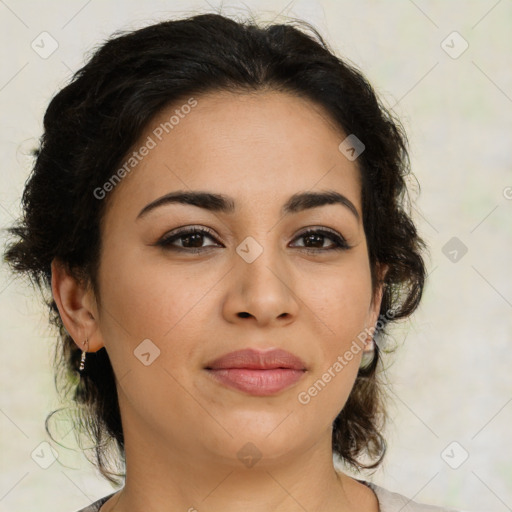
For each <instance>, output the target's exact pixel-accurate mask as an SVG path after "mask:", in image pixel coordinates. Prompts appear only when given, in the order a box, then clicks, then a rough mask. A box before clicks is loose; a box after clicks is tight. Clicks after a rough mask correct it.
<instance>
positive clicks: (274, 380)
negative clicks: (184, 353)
mask: <svg viewBox="0 0 512 512" xmlns="http://www.w3.org/2000/svg"><path fill="white" fill-rule="evenodd" d="M205 370H207V372H208V373H209V374H210V375H211V376H212V377H214V378H215V380H216V381H217V382H219V383H221V384H223V385H225V386H228V387H230V388H234V389H237V390H239V391H243V392H245V393H248V394H250V395H255V396H269V395H273V394H276V393H278V392H279V391H282V390H284V389H286V388H289V387H290V386H292V385H293V384H295V383H296V382H298V381H299V380H300V379H301V378H302V377H303V376H304V374H305V373H306V371H307V368H306V365H305V363H304V362H303V361H302V360H301V359H300V358H299V357H297V356H295V355H294V354H292V353H290V352H287V351H286V350H282V349H271V350H267V351H260V350H255V349H244V350H238V351H236V352H230V353H228V354H225V355H223V356H221V357H219V358H217V359H215V360H213V361H211V362H209V363H208V364H206V365H205Z"/></svg>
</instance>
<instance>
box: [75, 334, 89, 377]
mask: <svg viewBox="0 0 512 512" xmlns="http://www.w3.org/2000/svg"><path fill="white" fill-rule="evenodd" d="M88 342H89V339H86V340H85V341H84V349H85V344H86V343H88ZM86 353H87V352H86V351H85V350H82V357H81V358H80V367H79V368H78V370H79V371H82V370H83V369H84V368H85V355H86Z"/></svg>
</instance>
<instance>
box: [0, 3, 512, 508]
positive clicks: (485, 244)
mask: <svg viewBox="0 0 512 512" xmlns="http://www.w3.org/2000/svg"><path fill="white" fill-rule="evenodd" d="M220 5H221V4H220V2H216V1H214V0H210V1H209V2H205V1H195V2H194V1H191V0H188V1H183V2H179V1H174V0H173V1H163V0H162V1H157V0H147V1H145V2H140V1H136V0H124V1H122V2H121V1H114V0H107V1H102V2H99V1H97V0H96V1H95V0H88V1H87V0H72V1H69V0H68V1H66V2H65V1H63V0H59V1H57V0H54V1H51V2H44V3H43V2H37V3H36V2H32V1H28V0H1V1H0V38H1V45H0V61H1V62H3V65H2V66H1V68H0V111H1V112H2V116H1V124H0V130H1V132H0V154H1V157H2V159H1V171H0V185H1V188H0V228H2V229H3V228H6V227H7V226H9V225H11V224H12V223H13V222H14V219H15V218H17V217H18V215H19V213H20V204H19V203H20V198H21V194H22V190H23V186H24V183H25V180H26V179H27V177H28V174H29V171H30V163H31V159H30V158H29V151H30V150H31V149H32V148H33V147H34V146H35V144H36V142H37V140H38V138H39V136H40V135H41V133H42V118H43V114H44V111H45V109H46V106H47V105H48V102H49V100H50V99H51V97H52V96H53V95H54V94H55V93H56V91H57V90H58V89H60V88H61V87H63V86H65V85H66V84H67V82H68V80H69V79H70V77H71V74H72V73H73V72H75V71H76V70H78V69H79V68H80V67H81V66H82V65H83V64H84V62H85V60H86V58H87V55H88V52H90V51H91V50H92V49H93V48H94V47H95V46H97V45H98V44H99V43H101V42H102V41H103V40H104V39H105V38H106V37H108V36H109V35H110V34H111V33H112V32H114V31H116V30H128V29H135V28H140V27H142V26H146V25H148V24H151V23H153V22H156V21H158V20H163V19H166V18H171V17H183V16H189V15H193V14H198V13H205V12H216V11H218V10H219V8H220ZM249 9H250V11H251V12H253V13H255V14H256V15H257V18H258V19H259V20H261V21H263V22H267V21H271V20H275V21H276V22H285V21H286V19H287V17H288V16H290V17H299V18H303V19H305V20H307V21H309V22H311V23H312V24H314V25H315V26H316V27H317V28H318V29H319V31H320V33H321V34H322V35H323V36H324V38H325V39H326V40H327V42H328V43H329V44H330V45H331V47H332V48H333V49H334V50H335V51H336V52H337V53H338V55H340V56H342V57H344V58H346V59H348V60H349V61H351V62H352V63H354V64H355V65H357V66H358V67H359V68H360V69H361V70H362V71H363V73H364V74H365V75H366V76H367V78H368V79H369V80H370V82H371V83H372V84H373V85H374V87H375V89H376V90H377V92H378V93H379V94H380V96H381V98H382V99H383V101H384V103H385V104H386V105H387V106H388V107H390V108H392V109H393V110H394V112H395V113H396V114H397V115H398V116H399V117H400V118H401V120H402V122H403V124H404V125H405V128H406V131H407V133H408V136H409V141H410V151H411V159H412V168H413V172H414V174H415V176H416V177H417V179H418V181H419V183H420V185H421V192H420V193H419V194H418V191H417V187H414V182H412V185H413V189H412V199H413V200H414V201H415V206H414V217H415V219H416V221H417V223H418V226H419V230H420V232H421V234H422V236H423V237H424V238H425V239H426V241H427V242H428V244H429V246H430V258H429V260H428V270H429V278H428V284H427V287H426V291H425V296H424V300H423V303H422V306H421V307H420V309H419V311H418V312H417V313H416V314H415V315H414V317H413V318H412V319H411V320H410V321H408V322H406V323H404V324H402V325H400V326H398V328H396V329H395V330H394V331H393V332H392V334H393V337H394V338H395V339H396V340H397V341H398V343H399V345H400V348H399V349H398V350H397V351H396V352H395V354H394V355H392V356H391V357H389V359H387V360H386V361H387V365H388V366H389V368H388V370H387V374H388V380H389V382H390V384H391V387H390V389H389V396H390V405H389V410H390V417H391V421H390V423H389V425H388V428H387V431H386V436H387V439H388V444H389V446H388V454H387V456H386V458H385V462H384V464H383V465H382V467H381V468H380V469H379V470H378V471H376V472H375V473H374V474H372V475H370V474H369V473H367V474H360V475H357V476H358V478H366V479H369V480H371V481H373V482H375V483H377V484H379V485H382V486H384V487H386V488H388V489H390V490H392V491H395V492H399V493H401V494H404V495H406V496H408V497H409V498H412V499H414V500H416V501H419V502H425V503H430V504H438V505H445V506H451V507H453V508H457V509H460V510H467V511H490V510H493V511H496V512H502V511H503V512H505V511H507V510H512V439H511V434H510V431H511V429H510V425H512V377H511V368H512V279H511V265H510V262H511V261H512V150H511V146H512V52H511V49H512V30H511V29H512V2H511V1H510V0H500V1H496V0H474V1H455V0H452V1H450V2H442V1H440V0H439V1H434V0H425V1H421V0H415V1H413V0H403V1H398V0H396V1H391V0H388V1H371V0H364V1H353V2H349V1H345V0H343V1H340V0H337V1H334V0H323V1H314V0H308V1H306V0H296V1H290V2H287V1H285V0H272V1H263V0H262V1H256V0H246V2H223V3H222V10H221V12H222V13H223V14H225V15H229V16H234V17H239V18H245V17H246V15H248V13H249ZM4 236H5V233H4V232H3V231H2V239H1V241H2V243H3V241H4V238H3V237H4ZM507 262H508V263H507ZM0 322H1V326H2V328H1V330H0V343H1V353H2V358H1V361H2V368H1V372H0V379H1V381H0V389H1V393H0V448H1V456H0V460H1V462H0V464H1V466H0V512H7V511H9V512H11V511H14V510H33V509H34V504H35V503H37V504H38V510H50V508H51V510H53V511H55V512H59V511H62V512H70V511H73V510H77V509H79V508H81V507H84V506H86V505H87V504H89V503H90V502H91V501H93V500H95V499H98V498H100V497H102V496H104V495H106V494H109V493H111V492H113V488H112V487H111V486H110V485H109V484H108V483H107V482H106V481H105V480H103V479H102V478H100V476H99V475H98V473H97V472H96V471H95V470H94V468H93V467H92V466H91V465H90V464H89V463H88V462H87V460H86V459H85V457H84V456H83V455H82V454H81V453H79V452H77V451H74V450H73V448H74V447H75V444H74V442H73V435H72V434H69V435H68V436H66V438H65V440H64V441H68V442H67V443H65V444H67V445H68V446H69V449H67V448H64V447H62V446H59V445H56V444H55V443H53V442H52V441H51V440H50V439H49V437H48V436H47V434H46V432H45V430H44V420H45V418H46V415H47V414H48V412H49V411H50V410H52V409H55V408H56V407H58V400H57V395H56V391H55V388H54V383H53V374H52V369H51V366H50V362H51V359H52V356H53V347H54V340H55V333H53V332H52V331H51V329H50V328H49V327H48V322H47V311H46V309H44V307H43V306H41V304H40V301H39V295H38V294H37V293H36V292H34V291H33V290H32V289H31V288H30V287H29V286H27V285H26V284H24V283H23V282H20V281H16V280H14V279H13V276H12V275H10V274H9V272H8V269H7V267H6V266H5V265H2V266H0ZM507 425H508V427H507ZM41 443H43V444H41ZM45 443H49V445H48V444H45ZM51 450H54V452H53V453H54V455H55V456H56V457H57V459H56V460H54V458H52V457H51V455H49V454H51V453H52V451H51ZM45 466H46V467H45ZM56 496H58V498H57V497H56Z"/></svg>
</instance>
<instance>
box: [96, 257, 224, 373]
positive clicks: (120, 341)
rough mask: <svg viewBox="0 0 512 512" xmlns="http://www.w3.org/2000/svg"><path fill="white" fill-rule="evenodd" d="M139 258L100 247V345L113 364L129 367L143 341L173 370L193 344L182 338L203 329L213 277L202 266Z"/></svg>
mask: <svg viewBox="0 0 512 512" xmlns="http://www.w3.org/2000/svg"><path fill="white" fill-rule="evenodd" d="M114 261H115V262H116V263H115V264H114V263H113V262H114ZM145 261H148V259H147V257H146V259H144V258H142V256H141V255H140V254H138V253H137V251H133V252H132V253H131V254H130V252H129V251H124V252H123V251H116V252H114V251H112V252H111V253H110V254H108V253H107V251H105V257H104V260H103V262H102V263H103V267H102V270H101V272H100V279H101V281H100V282H101V289H102V310H103V313H102V321H101V330H102V334H103V338H104V342H105V346H106V348H107V351H108V353H109V356H110V357H111V359H112V363H113V364H114V365H115V364H116V362H117V364H118V365H122V366H123V367H125V366H128V367H131V366H132V365H133V364H134V357H133V356H134V351H136V350H137V348H138V346H139V345H140V344H141V342H143V340H146V339H149V340H151V342H152V343H154V344H155V346H156V347H157V348H158V350H160V354H159V357H160V356H164V357H162V358H161V359H160V361H159V362H160V363H162V362H163V361H164V360H165V366H166V367H169V369H172V368H173V367H176V368H179V367H180V361H183V360H184V359H186V358H187V357H188V356H189V355H190V351H191V350H192V348H193V347H192V346H191V344H190V343H187V339H194V337H196V338H198V339H200V329H201V330H204V328H205V325H204V318H208V316H209V315H208V313H207V312H205V307H207V305H208V300H205V298H206V296H207V295H208V294H209V293H212V290H211V289H212V287H213V286H214V285H215V283H216V282H217V281H218V277H217V276H215V275H212V274H211V273H208V272H205V267H202V270H201V268H200V266H197V267H196V269H193V270H191V269H190V268H187V271H186V272H185V270H181V269H180V268H179V266H174V267H172V268H171V266H170V265H169V262H166V261H165V260H164V259H162V261H161V262H156V263H155V261H154V260H153V261H151V264H148V263H146V264H145ZM209 300H210V301H211V298H210V299H209ZM201 318H202V319H203V321H201ZM146 343H147V342H146ZM171 349H172V354H170V355H169V357H168V358H167V357H165V356H166V354H167V352H168V351H170V350H171ZM155 350H156V349H155ZM181 366H182V365H181ZM123 369H124V370H125V371H126V368H123Z"/></svg>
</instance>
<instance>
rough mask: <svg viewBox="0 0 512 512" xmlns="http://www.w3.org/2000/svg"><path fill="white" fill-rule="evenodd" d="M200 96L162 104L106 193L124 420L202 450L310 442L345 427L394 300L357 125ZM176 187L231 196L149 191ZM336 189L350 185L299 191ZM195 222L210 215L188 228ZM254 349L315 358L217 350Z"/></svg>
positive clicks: (114, 351)
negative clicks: (384, 293) (383, 295)
mask: <svg viewBox="0 0 512 512" xmlns="http://www.w3.org/2000/svg"><path fill="white" fill-rule="evenodd" d="M194 99H195V101H197V104H195V106H193V107H192V108H190V109H188V108H181V107H182V105H173V107H172V108H167V109H165V110H164V111H162V112H160V114H159V115H158V117H157V118H156V119H155V120H154V121H152V123H151V125H150V126H148V128H147V129H146V132H145V133H144V134H143V136H142V137H141V139H140V144H138V145H136V147H135V151H137V155H138V156H135V158H137V159H138V160H140V161H139V162H138V163H137V165H136V166H135V167H134V168H133V169H132V168H130V166H129V165H127V166H126V168H125V169H130V170H129V172H126V176H125V177H124V178H123V179H122V181H121V182H120V183H119V184H118V185H117V186H116V187H115V188H114V190H112V191H111V192H109V194H110V196H108V197H107V198H106V199H105V200H108V201H109V204H108V208H107V210H106V213H105V216H104V219H103V223H102V244H103V245H102V253H101V264H100V270H99V288H100V298H101V303H100V304H99V305H98V306H97V309H96V310H95V319H96V322H97V327H98V328H97V330H96V333H95V334H94V336H95V339H96V341H98V340H99V341H100V342H101V343H100V344H104V345H105V347H106V350H107V352H108V355H109V357H110V359H111V362H112V365H113V368H114V371H115V374H116V378H117V380H118V382H117V386H118V394H119V401H120V406H121V413H122V417H123V427H124V429H125V431H126V432H127V433H128V432H132V435H134V434H133V433H134V432H140V433H143V434H144V441H141V442H146V441H147V439H148V438H150V437H152V436H153V437H154V436H157V437H158V439H159V440H160V441H162V442H163V443H164V444H162V446H167V447H170V448H169V449H170V450H171V451H174V452H175V453H178V452H179V453H183V454H192V455H193V456H194V457H195V459H196V460H197V459H201V458H205V459H207V458H209V459H210V460H212V457H213V458H215V457H216V458H219V457H222V458H224V460H228V459H229V460H234V461H236V460H237V459H239V458H240V457H241V456H243V454H244V450H246V451H247V450H249V451H250V450H251V449H252V450H256V452H257V453H259V454H261V456H262V457H263V459H262V460H263V461H264V460H265V457H267V460H268V459H270V458H272V459H276V458H279V457H286V455H287V454H290V453H293V451H294V450H296V451H297V453H298V452H304V450H305V449H306V448H309V447H311V446H313V445H314V444H315V443H317V442H318V441H319V439H321V438H324V439H329V442H330V435H331V425H332V422H333V420H334V418H335V417H336V416H337V414H338V413H339V412H340V410H341V409H342V408H343V406H344V404H345V402H346V400H347V398H348V395H349V393H350V391H351V388H352V386H353V383H354V380H355V377H356V374H357V370H358V367H359V364H360V361H361V356H362V347H363V346H364V343H363V342H362V340H363V339H364V335H363V336H361V333H362V332H363V331H364V329H365V328H367V327H370V326H373V325H374V324H375V322H376V320H377V314H378V309H379V301H380V299H379V298H378V294H377V299H376V300H375V301H373V302H372V286H371V274H370V267H369V260H368V253H367V244H366V239H365V234H364V230H363V224H362V211H361V185H360V180H359V174H358V169H357V167H356V162H355V161H350V160H348V159H347V158H346V157H345V156H344V155H343V154H342V153H341V152H340V150H339V149H338V146H339V144H340V143H341V142H342V141H343V139H344V138H345V137H346V135H344V134H343V133H341V132H339V131H337V130H336V129H335V128H334V126H333V125H332V124H331V123H330V122H329V121H328V119H327V115H326V113H325V112H323V111H322V110H321V109H320V108H319V107H318V106H315V105H314V104H312V103H309V102H307V101H305V100H304V99H299V98H297V97H294V96H291V95H287V94H284V93H278V92H265V93H263V92H260V93H257V94H252V95H249V94H243V95H242V94H238V95H235V94H233V93H216V94H210V95H203V96H199V97H196V98H194ZM185 104H187V103H186V101H184V102H183V105H185ZM188 104H192V102H189V103H188ZM176 110H178V111H179V112H180V115H179V116H178V117H175V118H174V119H173V121H172V122H171V123H174V124H171V123H168V124H167V125H165V123H166V122H168V121H169V119H170V118H171V116H172V115H173V114H175V111H176ZM185 112H188V113H186V114H185ZM176 119H179V122H176ZM164 126H165V127H166V128H163V127H164ZM166 130H167V131H166ZM167 132H168V133H167ZM148 137H149V138H148ZM143 146H146V148H147V150H143V149H141V148H142V147H143ZM143 154H144V155H145V156H143ZM132 156H133V155H132ZM132 163H133V161H132ZM178 191H179V192H180V193H187V194H193V193H196V192H201V193H208V194H213V195H219V196H222V198H223V201H225V202H226V204H227V205H228V206H229V205H232V208H228V207H226V208H220V207H219V206H220V205H221V201H219V200H210V201H206V202H205V203H203V207H200V206H199V205H198V203H196V205H192V204H184V203H182V202H179V201H170V200H169V201H161V202H160V204H159V205H155V204H153V206H152V207H148V205H151V204H152V203H154V202H155V201H156V200H158V199H160V198H162V197H164V196H166V195H168V194H176V193H177V192H178ZM327 192H329V193H331V194H339V196H338V197H341V200H340V201H339V202H338V201H336V202H332V203H331V204H327V203H325V201H322V200H320V201H316V206H315V201H312V200H300V198H299V199H297V197H298V195H300V194H319V193H327ZM294 197H295V199H296V200H295V201H293V202H292V204H291V205H290V201H291V200H292V199H293V198H294ZM285 205H287V206H288V208H287V211H283V208H285ZM191 228H195V229H196V231H199V230H204V231H205V232H203V233H200V234H195V235H190V234H186V233H183V231H187V230H190V229H191ZM307 229H312V230H314V231H315V233H313V234H307V235H304V231H306V230H307ZM178 230H179V231H181V234H180V236H178V235H177V232H178ZM175 235H176V236H175ZM164 242H165V243H164ZM307 251H309V252H307ZM358 336H359V337H358ZM242 349H253V350H255V351H262V352H266V351H268V350H270V349H282V350H285V351H288V352H290V353H292V354H294V355H295V356H296V357H297V358H299V359H300V360H302V362H303V363H304V366H303V368H301V369H299V370H297V369H295V371H294V370H293V369H290V368H288V369H281V370H275V369H274V370H270V369H268V368H267V369H266V370H265V369H254V368H253V369H247V368H245V370H244V369H240V368H241V367H242V366H243V365H242V364H240V361H235V362H233V361H234V360H233V361H232V365H231V366H229V364H226V365H224V366H225V367H229V368H231V370H226V369H224V370H219V369H218V368H217V369H214V368H213V367H212V366H211V364H210V363H211V362H212V361H214V360H215V359H217V358H219V357H220V356H223V355H225V354H227V353H231V352H234V351H239V350H242ZM347 351H350V352H351V353H352V358H351V359H350V357H347V356H346V355H345V354H346V353H347ZM283 366H286V364H284V363H283ZM207 367H210V368H212V369H207ZM234 368H238V370H236V369H234ZM265 371H267V372H272V374H271V373H267V374H265V373H264V372H265ZM221 376H224V377H225V378H226V379H228V380H227V381H226V380H222V378H220V377H221ZM315 383H316V385H315ZM286 384H287V385H286ZM283 386H284V387H283ZM141 436H142V434H141ZM249 442H250V443H252V445H254V447H256V448H254V447H252V448H248V447H247V446H248V445H246V443H249ZM329 448H330V445H329Z"/></svg>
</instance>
